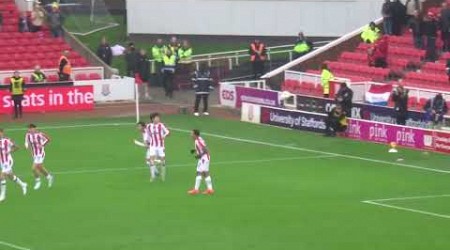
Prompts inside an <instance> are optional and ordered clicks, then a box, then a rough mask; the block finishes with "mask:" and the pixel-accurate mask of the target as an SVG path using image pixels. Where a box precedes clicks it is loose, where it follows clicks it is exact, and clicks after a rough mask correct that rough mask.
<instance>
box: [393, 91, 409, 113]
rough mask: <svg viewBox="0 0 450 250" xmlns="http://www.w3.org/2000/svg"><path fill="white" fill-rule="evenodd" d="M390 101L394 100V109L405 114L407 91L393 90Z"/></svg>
mask: <svg viewBox="0 0 450 250" xmlns="http://www.w3.org/2000/svg"><path fill="white" fill-rule="evenodd" d="M392 101H393V102H394V110H395V111H396V112H399V113H402V114H405V113H407V112H408V91H407V90H403V92H402V93H400V92H398V91H394V92H393V93H392Z"/></svg>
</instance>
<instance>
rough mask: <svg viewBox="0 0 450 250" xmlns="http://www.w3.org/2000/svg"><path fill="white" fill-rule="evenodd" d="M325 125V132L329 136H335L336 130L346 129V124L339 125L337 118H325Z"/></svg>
mask: <svg viewBox="0 0 450 250" xmlns="http://www.w3.org/2000/svg"><path fill="white" fill-rule="evenodd" d="M325 125H326V128H325V134H326V135H329V136H335V135H336V133H337V132H344V131H345V130H347V126H343V125H341V124H340V123H339V121H338V120H336V119H333V118H327V120H326V121H325Z"/></svg>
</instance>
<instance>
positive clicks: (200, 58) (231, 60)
mask: <svg viewBox="0 0 450 250" xmlns="http://www.w3.org/2000/svg"><path fill="white" fill-rule="evenodd" d="M328 42H330V41H320V42H316V43H315V44H326V43H328ZM294 46H295V44H287V45H280V46H273V47H267V59H268V60H271V59H272V57H273V56H275V55H279V54H287V55H288V59H289V61H292V59H293V49H294ZM318 48H320V46H315V47H314V49H318ZM242 58H249V54H248V49H246V50H235V51H226V52H216V53H209V54H199V55H194V56H192V59H191V60H189V61H187V62H186V63H193V64H195V67H196V69H198V68H199V66H200V63H208V66H209V67H211V65H212V63H213V62H215V61H227V64H228V69H229V70H232V69H233V68H234V66H239V64H240V62H241V61H242ZM149 61H150V63H151V67H152V69H154V66H155V65H154V63H155V60H149Z"/></svg>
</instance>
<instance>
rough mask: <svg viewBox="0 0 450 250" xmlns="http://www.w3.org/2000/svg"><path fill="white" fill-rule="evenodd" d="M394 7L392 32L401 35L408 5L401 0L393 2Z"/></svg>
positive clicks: (392, 6)
mask: <svg viewBox="0 0 450 250" xmlns="http://www.w3.org/2000/svg"><path fill="white" fill-rule="evenodd" d="M391 8H392V34H393V35H396V36H400V35H401V34H402V28H403V25H404V23H405V18H406V7H405V5H403V4H402V2H400V0H394V1H393V2H392V3H391Z"/></svg>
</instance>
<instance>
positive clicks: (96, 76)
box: [89, 73, 102, 80]
mask: <svg viewBox="0 0 450 250" xmlns="http://www.w3.org/2000/svg"><path fill="white" fill-rule="evenodd" d="M89 79H90V80H100V79H102V77H101V76H100V75H99V74H97V73H91V74H89Z"/></svg>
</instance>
